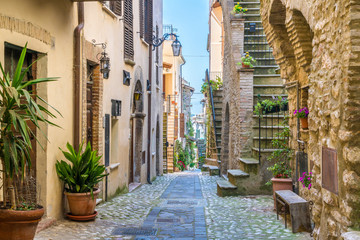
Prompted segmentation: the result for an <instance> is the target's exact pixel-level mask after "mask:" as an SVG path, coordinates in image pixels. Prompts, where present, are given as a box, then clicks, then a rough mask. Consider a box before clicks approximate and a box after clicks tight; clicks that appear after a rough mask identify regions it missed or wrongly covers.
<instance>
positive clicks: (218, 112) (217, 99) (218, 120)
mask: <svg viewBox="0 0 360 240" xmlns="http://www.w3.org/2000/svg"><path fill="white" fill-rule="evenodd" d="M213 97H214V109H215V125H216V126H215V135H216V150H217V160H218V161H221V159H220V157H221V129H222V106H223V91H222V90H221V89H219V90H214V91H213Z"/></svg>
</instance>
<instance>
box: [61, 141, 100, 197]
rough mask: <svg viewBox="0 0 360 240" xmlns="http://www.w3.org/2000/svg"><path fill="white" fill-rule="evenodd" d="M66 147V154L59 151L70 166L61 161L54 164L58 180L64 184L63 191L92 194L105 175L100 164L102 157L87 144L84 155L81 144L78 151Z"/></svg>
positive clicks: (68, 146) (68, 145) (71, 147)
mask: <svg viewBox="0 0 360 240" xmlns="http://www.w3.org/2000/svg"><path fill="white" fill-rule="evenodd" d="M66 147H67V149H68V152H66V151H63V150H61V149H60V150H61V151H62V153H63V154H64V157H65V158H66V159H67V160H68V161H69V162H70V163H71V164H70V163H69V162H65V161H63V160H61V161H57V162H56V164H55V166H56V172H57V174H58V176H59V178H60V179H61V180H62V181H63V182H64V183H65V190H66V191H67V192H70V193H87V192H91V194H92V193H93V190H94V188H95V186H96V185H97V184H98V183H99V182H100V181H101V180H102V179H103V178H104V177H105V176H106V175H107V174H105V173H104V172H105V166H104V165H102V164H100V159H101V157H102V156H98V155H97V151H92V150H91V145H90V143H88V144H87V146H86V148H85V151H84V153H82V149H83V144H81V145H80V147H79V150H78V151H75V149H74V148H73V146H71V145H70V144H69V143H67V144H66Z"/></svg>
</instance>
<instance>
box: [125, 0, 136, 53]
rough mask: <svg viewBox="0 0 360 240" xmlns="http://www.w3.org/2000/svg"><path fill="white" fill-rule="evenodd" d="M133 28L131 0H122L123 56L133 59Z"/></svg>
mask: <svg viewBox="0 0 360 240" xmlns="http://www.w3.org/2000/svg"><path fill="white" fill-rule="evenodd" d="M133 34H134V30H133V6H132V0H124V57H125V59H129V60H134V35H133Z"/></svg>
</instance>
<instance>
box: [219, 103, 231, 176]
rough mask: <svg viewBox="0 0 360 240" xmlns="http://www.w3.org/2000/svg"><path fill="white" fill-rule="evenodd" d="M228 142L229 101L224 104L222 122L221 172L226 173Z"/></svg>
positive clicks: (227, 166)
mask: <svg viewBox="0 0 360 240" xmlns="http://www.w3.org/2000/svg"><path fill="white" fill-rule="evenodd" d="M229 144H230V110H229V103H227V104H226V109H225V121H224V123H223V133H222V151H221V174H222V175H226V174H227V170H228V168H229V150H230V149H229Z"/></svg>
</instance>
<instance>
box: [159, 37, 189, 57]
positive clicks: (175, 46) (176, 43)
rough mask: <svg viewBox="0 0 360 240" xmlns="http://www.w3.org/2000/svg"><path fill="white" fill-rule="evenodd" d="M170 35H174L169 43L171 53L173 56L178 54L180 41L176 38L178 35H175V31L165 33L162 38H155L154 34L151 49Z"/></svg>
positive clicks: (179, 52)
mask: <svg viewBox="0 0 360 240" xmlns="http://www.w3.org/2000/svg"><path fill="white" fill-rule="evenodd" d="M170 36H173V37H175V40H174V41H173V43H172V44H171V47H172V50H173V55H174V56H175V57H178V56H180V54H181V48H182V46H181V43H180V41H179V40H178V35H176V34H175V33H165V34H164V36H163V37H162V38H156V37H155V36H153V51H154V50H155V48H157V47H159V46H160V45H161V44H162V43H163V42H164V41H165V40H167V39H168V38H169V37H170Z"/></svg>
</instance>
